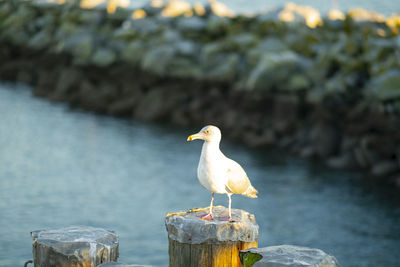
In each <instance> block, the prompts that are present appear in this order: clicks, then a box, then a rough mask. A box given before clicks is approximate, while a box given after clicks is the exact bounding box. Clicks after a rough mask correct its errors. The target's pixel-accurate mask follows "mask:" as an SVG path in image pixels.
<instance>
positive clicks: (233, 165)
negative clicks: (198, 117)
mask: <svg viewBox="0 0 400 267" xmlns="http://www.w3.org/2000/svg"><path fill="white" fill-rule="evenodd" d="M195 139H201V140H204V143H203V148H202V149H201V155H200V161H199V166H198V167H197V177H198V179H199V181H200V184H201V185H202V186H204V187H205V188H206V189H207V190H209V191H211V203H210V211H209V213H208V214H206V215H204V216H202V219H203V220H208V221H210V220H212V219H213V214H212V206H213V201H214V193H217V194H226V195H227V196H228V206H229V216H228V217H221V218H220V220H224V221H225V220H227V221H232V213H231V196H232V194H240V195H243V196H246V197H250V198H257V193H258V191H257V190H256V189H255V188H254V187H253V186H252V185H251V183H250V180H249V178H248V177H247V175H246V172H245V171H244V170H243V168H242V167H241V166H240V165H239V164H238V163H237V162H236V161H234V160H231V159H230V158H227V157H226V156H225V155H224V154H223V153H222V152H221V150H220V149H219V143H220V141H221V131H220V129H219V128H218V127H216V126H212V125H208V126H205V127H204V128H203V129H201V130H200V132H198V133H196V134H192V135H190V136H189V137H188V138H187V141H193V140H195Z"/></svg>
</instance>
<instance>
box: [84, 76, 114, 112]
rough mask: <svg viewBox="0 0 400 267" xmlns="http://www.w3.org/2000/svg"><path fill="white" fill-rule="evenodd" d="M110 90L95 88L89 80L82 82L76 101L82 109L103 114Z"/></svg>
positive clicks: (101, 87)
mask: <svg viewBox="0 0 400 267" xmlns="http://www.w3.org/2000/svg"><path fill="white" fill-rule="evenodd" d="M111 90H112V89H111ZM111 90H110V88H107V87H103V86H95V85H94V84H93V83H92V82H90V81H89V80H84V81H83V82H82V83H81V86H80V90H79V92H78V100H77V101H78V103H79V105H80V106H81V107H82V108H84V109H87V110H91V111H96V112H101V113H103V112H106V110H107V106H108V103H109V101H110V97H109V94H110V93H111V92H110V91H111Z"/></svg>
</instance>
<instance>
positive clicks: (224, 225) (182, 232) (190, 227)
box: [165, 206, 258, 244]
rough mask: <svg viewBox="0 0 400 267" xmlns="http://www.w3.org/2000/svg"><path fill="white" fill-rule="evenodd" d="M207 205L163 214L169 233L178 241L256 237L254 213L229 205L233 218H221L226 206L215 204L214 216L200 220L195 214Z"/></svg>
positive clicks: (199, 241)
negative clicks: (208, 219) (207, 219)
mask: <svg viewBox="0 0 400 267" xmlns="http://www.w3.org/2000/svg"><path fill="white" fill-rule="evenodd" d="M207 211H208V208H204V209H192V210H190V211H188V212H178V213H169V214H167V216H166V218H165V226H166V228H167V231H168V237H169V238H170V239H172V240H175V241H178V242H180V243H187V244H201V243H217V242H225V241H242V242H254V241H256V240H257V239H258V225H257V223H256V219H255V217H254V215H253V214H250V213H248V212H247V211H244V210H239V209H232V219H233V221H232V222H227V221H220V220H219V219H218V218H219V217H223V216H226V215H227V214H228V209H227V208H225V207H223V206H216V207H214V209H213V215H214V219H213V220H211V221H205V220H202V219H201V218H200V217H198V215H200V214H202V213H206V212H207Z"/></svg>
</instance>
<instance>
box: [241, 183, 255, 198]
mask: <svg viewBox="0 0 400 267" xmlns="http://www.w3.org/2000/svg"><path fill="white" fill-rule="evenodd" d="M257 194H258V191H257V189H255V188H254V187H253V186H252V185H250V186H249V188H247V190H246V191H245V192H244V193H243V194H242V195H244V196H246V197H250V198H257Z"/></svg>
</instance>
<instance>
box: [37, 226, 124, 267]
mask: <svg viewBox="0 0 400 267" xmlns="http://www.w3.org/2000/svg"><path fill="white" fill-rule="evenodd" d="M31 235H32V239H33V241H32V246H33V259H34V264H35V266H60V267H64V266H65V267H67V266H96V265H97V264H100V263H103V262H110V261H116V260H117V258H118V236H117V234H116V233H115V232H113V231H109V230H105V229H101V228H94V227H89V226H71V227H65V228H60V229H51V230H37V231H33V232H31Z"/></svg>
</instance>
